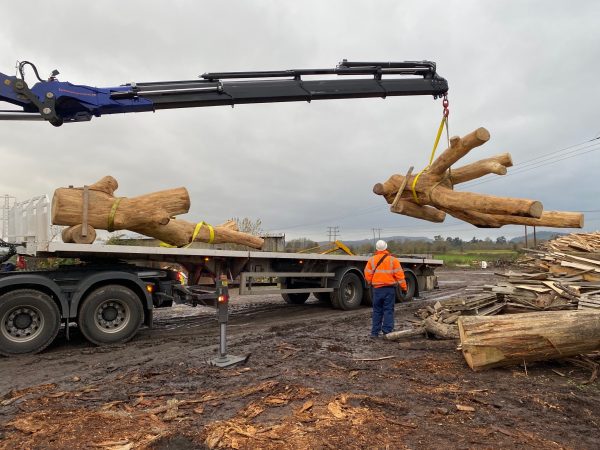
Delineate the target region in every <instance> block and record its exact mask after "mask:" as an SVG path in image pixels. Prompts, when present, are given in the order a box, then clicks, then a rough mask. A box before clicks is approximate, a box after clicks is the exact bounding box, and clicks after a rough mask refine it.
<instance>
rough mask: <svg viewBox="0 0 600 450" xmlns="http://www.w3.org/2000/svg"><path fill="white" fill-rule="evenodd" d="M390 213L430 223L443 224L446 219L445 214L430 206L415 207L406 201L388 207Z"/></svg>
mask: <svg viewBox="0 0 600 450" xmlns="http://www.w3.org/2000/svg"><path fill="white" fill-rule="evenodd" d="M390 211H392V212H393V213H397V214H403V215H405V216H410V217H415V218H417V219H424V220H428V221H430V222H443V221H444V219H445V218H446V213H445V212H443V211H440V210H439V209H436V208H433V207H431V206H421V205H416V204H415V203H413V202H410V201H408V200H400V201H398V202H397V203H396V205H395V206H394V205H392V206H391V207H390Z"/></svg>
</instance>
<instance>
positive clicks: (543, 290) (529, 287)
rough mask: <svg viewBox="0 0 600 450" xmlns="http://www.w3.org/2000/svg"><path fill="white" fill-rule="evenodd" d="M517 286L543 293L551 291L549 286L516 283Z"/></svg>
mask: <svg viewBox="0 0 600 450" xmlns="http://www.w3.org/2000/svg"><path fill="white" fill-rule="evenodd" d="M515 287H516V288H517V289H525V290H527V291H534V292H539V293H541V294H543V293H546V292H550V289H548V288H542V287H535V286H527V285H524V284H516V285H515Z"/></svg>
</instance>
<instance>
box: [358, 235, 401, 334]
mask: <svg viewBox="0 0 600 450" xmlns="http://www.w3.org/2000/svg"><path fill="white" fill-rule="evenodd" d="M375 249H376V252H375V254H374V255H373V256H372V257H371V258H369V261H367V265H366V266H365V280H367V284H369V285H370V286H371V287H372V289H371V296H372V299H373V325H372V327H371V337H372V338H377V337H379V334H380V333H383V334H384V335H386V334H388V333H391V332H392V331H393V330H394V305H395V303H396V286H400V289H402V292H403V293H406V289H407V287H406V280H405V279H404V271H403V270H402V266H401V265H400V261H398V259H397V258H395V257H394V256H392V255H391V253H390V252H389V251H388V250H387V243H386V242H385V241H383V240H379V241H377V243H376V244H375Z"/></svg>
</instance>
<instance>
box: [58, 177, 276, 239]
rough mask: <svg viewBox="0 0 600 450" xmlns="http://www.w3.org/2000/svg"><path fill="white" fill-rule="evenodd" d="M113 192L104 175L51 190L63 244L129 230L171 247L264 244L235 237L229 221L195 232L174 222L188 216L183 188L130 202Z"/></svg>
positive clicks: (194, 226) (193, 227) (242, 235)
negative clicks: (100, 232) (99, 233)
mask: <svg viewBox="0 0 600 450" xmlns="http://www.w3.org/2000/svg"><path fill="white" fill-rule="evenodd" d="M117 188H118V183H117V180H115V179H114V178H113V177H110V176H107V177H104V178H102V179H101V180H100V181H98V182H97V183H94V184H92V185H89V186H84V187H80V188H73V187H69V188H59V189H57V190H56V191H55V192H54V197H53V198H52V223H53V224H54V225H67V226H69V228H67V229H66V230H65V231H64V232H63V240H64V241H65V242H77V243H91V242H93V240H94V238H95V231H94V229H103V230H109V231H113V230H130V231H134V232H136V233H140V234H143V235H146V236H151V237H154V238H156V239H159V240H161V241H163V242H165V243H167V244H170V245H173V246H177V247H182V246H185V245H188V244H190V243H191V242H192V241H201V242H209V243H215V244H219V243H233V244H240V245H246V246H249V247H253V248H260V247H262V245H263V243H264V240H263V239H262V238H260V237H258V236H253V235H250V234H247V233H241V232H239V231H238V230H237V226H236V224H235V222H232V221H230V222H227V223H225V224H223V225H221V226H216V227H212V226H210V225H208V224H205V223H204V222H202V226H200V228H199V229H198V230H197V233H195V231H196V229H197V225H198V224H196V223H193V222H188V221H185V220H181V219H177V220H175V215H177V214H183V213H186V212H188V210H189V207H190V199H189V196H188V193H187V190H186V189H185V188H183V187H181V188H175V189H169V190H165V191H160V192H155V193H152V194H147V195H141V196H139V197H133V198H126V197H114V192H115V190H116V189H117ZM84 223H85V224H86V225H87V227H84V226H83V224H84ZM83 230H86V232H85V233H84V232H83ZM84 234H85V236H84ZM194 234H196V236H194ZM92 236H93V237H92Z"/></svg>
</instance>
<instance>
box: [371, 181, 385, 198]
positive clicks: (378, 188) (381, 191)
mask: <svg viewBox="0 0 600 450" xmlns="http://www.w3.org/2000/svg"><path fill="white" fill-rule="evenodd" d="M373 193H374V194H377V195H383V194H384V193H385V192H384V189H383V184H382V183H377V184H376V185H375V186H373Z"/></svg>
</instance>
